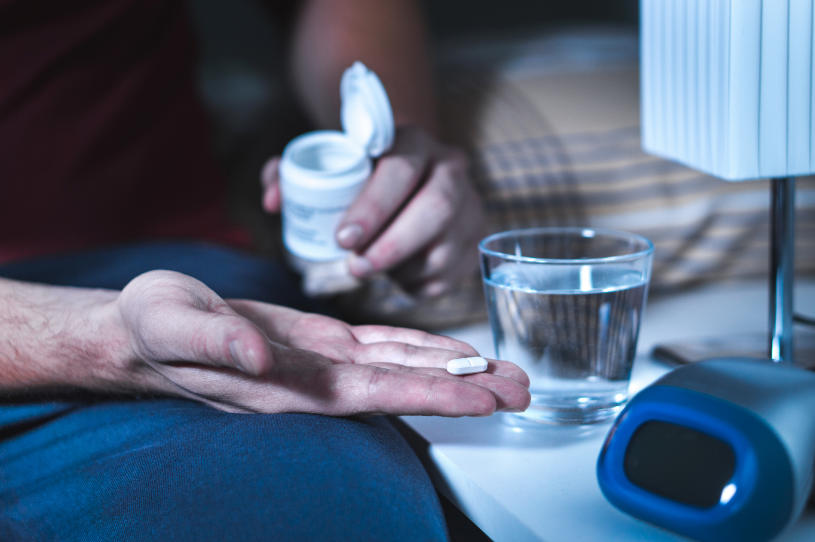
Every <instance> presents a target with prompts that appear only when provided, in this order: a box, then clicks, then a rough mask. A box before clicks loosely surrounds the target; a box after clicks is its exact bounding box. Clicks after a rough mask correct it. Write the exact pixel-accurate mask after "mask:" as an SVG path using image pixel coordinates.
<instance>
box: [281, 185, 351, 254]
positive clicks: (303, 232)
mask: <svg viewBox="0 0 815 542" xmlns="http://www.w3.org/2000/svg"><path fill="white" fill-rule="evenodd" d="M346 209H348V205H341V206H336V207H315V206H312V205H307V204H303V203H301V202H297V201H292V199H291V198H289V199H285V200H284V201H283V242H284V243H285V244H286V248H287V249H288V250H289V251H290V252H291V253H292V254H295V255H296V256H299V257H301V258H305V259H308V260H318V261H326V260H337V259H340V258H344V257H345V255H346V254H347V253H348V251H347V250H345V249H343V248H341V247H340V246H339V245H337V242H336V238H335V235H336V234H335V232H336V230H337V226H338V225H339V223H340V220H341V219H342V216H343V214H345V211H346Z"/></svg>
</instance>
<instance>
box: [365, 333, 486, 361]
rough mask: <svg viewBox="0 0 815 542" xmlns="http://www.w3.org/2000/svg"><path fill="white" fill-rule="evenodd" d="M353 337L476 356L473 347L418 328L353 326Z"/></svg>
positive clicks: (366, 340)
mask: <svg viewBox="0 0 815 542" xmlns="http://www.w3.org/2000/svg"><path fill="white" fill-rule="evenodd" d="M351 332H352V333H353V334H354V337H355V338H356V339H357V340H358V341H359V342H361V343H363V344H371V343H378V342H385V341H399V342H403V343H408V344H412V345H415V346H427V347H432V348H444V349H446V350H454V351H457V352H461V353H462V354H465V355H467V356H477V355H478V352H476V350H475V348H473V347H472V346H470V345H469V344H467V343H465V342H464V341H459V340H457V339H453V338H452V337H446V336H444V335H435V334H433V333H428V332H426V331H420V330H418V329H408V328H403V327H391V326H372V325H368V326H354V327H352V328H351Z"/></svg>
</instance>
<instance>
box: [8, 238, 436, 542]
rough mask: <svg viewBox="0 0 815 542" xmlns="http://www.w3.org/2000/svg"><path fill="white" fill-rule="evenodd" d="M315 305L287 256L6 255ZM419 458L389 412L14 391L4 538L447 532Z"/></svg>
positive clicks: (134, 250)
mask: <svg viewBox="0 0 815 542" xmlns="http://www.w3.org/2000/svg"><path fill="white" fill-rule="evenodd" d="M156 268H162V269H173V270H176V271H180V272H184V273H187V274H190V275H192V276H195V277H196V278H198V279H200V280H202V281H203V282H204V283H206V284H208V285H209V286H210V287H211V288H213V289H214V290H215V291H216V292H218V293H219V294H221V295H222V296H224V297H251V298H256V299H263V300H266V301H270V302H277V303H281V304H287V305H290V306H296V307H305V308H308V309H310V310H313V309H314V308H315V307H313V306H310V304H309V302H308V301H307V300H305V299H303V298H302V297H301V296H300V294H299V288H298V287H297V284H296V282H293V280H294V279H293V277H292V276H290V275H289V274H288V272H287V271H286V270H285V269H284V268H283V267H282V266H280V265H279V264H277V263H275V262H271V261H268V260H264V259H260V258H256V257H253V256H250V255H247V254H244V253H240V252H236V251H232V250H227V249H223V248H218V247H214V246H211V245H205V244H192V243H163V244H144V245H136V246H130V247H119V248H114V249H106V250H98V251H92V252H87V253H81V254H74V255H68V256H55V257H48V258H41V259H37V260H31V261H26V262H20V263H13V264H7V265H3V266H0V276H3V277H7V278H16V279H22V280H30V281H36V282H46V283H52V284H64V285H74V286H89V287H106V288H121V287H122V286H124V284H126V283H127V281H128V280H129V279H131V278H132V277H133V276H135V275H137V274H139V273H141V272H143V271H147V270H149V269H156ZM446 539H447V533H446V528H445V524H444V519H443V516H442V513H441V508H440V505H439V501H438V498H437V496H436V494H435V492H434V490H433V487H432V485H431V483H430V480H429V479H428V476H427V474H426V473H425V472H424V470H423V469H422V467H421V465H420V463H419V461H418V459H417V458H416V456H415V455H414V454H413V452H412V451H411V450H410V448H409V447H408V445H407V444H406V443H405V441H404V440H403V439H402V438H401V436H400V435H399V434H398V433H397V432H396V431H395V429H394V428H393V427H392V426H391V425H390V424H389V423H388V421H387V420H386V419H384V418H381V417H370V418H364V419H355V418H331V417H326V416H318V415H309V414H227V413H224V412H220V411H217V410H214V409H211V408H209V407H206V406H203V405H201V404H198V403H195V402H191V401H186V400H179V399H154V398H150V399H121V398H119V399H111V398H100V397H83V398H82V399H73V398H72V399H71V400H61V401H48V402H44V401H28V402H22V401H19V400H9V399H5V400H4V399H2V398H0V540H3V541H16V540H21V541H29V540H30V541H37V542H40V541H47V540H59V541H80V540H81V541H103V540H117V541H118V540H128V541H130V540H150V541H163V540H172V541H187V540H189V541H206V540H219V541H220V540H239V541H250V540H383V541H384V540H446Z"/></svg>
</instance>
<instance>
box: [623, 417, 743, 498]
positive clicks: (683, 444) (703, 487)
mask: <svg viewBox="0 0 815 542" xmlns="http://www.w3.org/2000/svg"><path fill="white" fill-rule="evenodd" d="M623 468H624V470H625V474H626V476H627V477H628V479H629V480H630V481H631V483H633V484H635V485H637V486H639V487H640V488H642V489H644V490H646V491H650V492H651V493H655V494H657V495H660V496H662V497H665V498H667V499H670V500H672V501H676V502H679V503H682V504H686V505H690V506H697V507H700V508H710V507H712V506H715V505H716V504H718V503H719V502H720V501H721V500H724V499H729V497H731V496H732V491H731V492H730V495H729V496H728V495H727V492H725V495H724V496H723V494H722V492H723V491H724V490H725V487H726V486H727V485H728V484H729V483H730V479H731V478H732V477H733V472H734V470H735V468H736V455H735V453H734V452H733V448H732V447H731V446H730V444H728V443H727V442H725V441H723V440H721V439H719V438H716V437H714V436H711V435H709V434H707V433H702V432H701V431H697V430H696V429H691V428H689V427H685V426H683V425H678V424H674V423H668V422H663V421H649V422H645V423H644V424H642V425H641V426H640V427H638V428H637V430H636V431H635V432H634V435H633V436H632V437H631V440H630V441H629V443H628V448H627V449H626V452H625V460H624V465H623ZM732 489H733V488H732V487H731V488H730V490H732Z"/></svg>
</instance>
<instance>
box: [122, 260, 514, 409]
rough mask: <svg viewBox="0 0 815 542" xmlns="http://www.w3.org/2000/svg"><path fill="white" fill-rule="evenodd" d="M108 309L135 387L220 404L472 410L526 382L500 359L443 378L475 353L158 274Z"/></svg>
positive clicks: (492, 404) (501, 403) (442, 340)
mask: <svg viewBox="0 0 815 542" xmlns="http://www.w3.org/2000/svg"><path fill="white" fill-rule="evenodd" d="M115 308H116V309H117V318H118V319H119V322H120V329H121V330H122V335H121V337H120V340H117V341H113V344H119V345H121V348H120V350H119V352H118V355H119V356H120V360H121V361H123V363H121V364H119V365H120V366H121V367H124V372H125V373H126V374H129V375H130V376H129V378H130V379H131V380H132V381H133V382H135V383H136V384H137V386H138V387H139V388H141V389H147V390H152V391H159V392H162V393H167V394H171V395H181V396H184V397H188V398H191V399H195V400H198V401H201V402H204V403H207V404H209V405H212V406H214V407H216V408H219V409H222V410H228V411H235V412H312V413H321V414H329V415H352V414H366V413H388V414H437V415H443V416H483V415H488V414H491V413H493V412H494V411H496V410H522V409H524V408H526V407H527V406H528V404H529V400H530V396H529V391H528V389H527V388H528V386H529V379H528V378H527V376H526V374H525V373H524V372H523V371H522V370H521V369H520V368H518V367H517V366H515V365H514V364H512V363H508V362H502V361H490V364H489V369H488V370H487V372H486V373H481V374H475V375H470V376H466V377H457V376H452V375H449V374H448V373H447V372H446V371H445V369H444V367H445V366H446V363H447V361H448V360H450V359H454V358H458V357H464V356H472V355H477V353H476V352H475V351H474V350H473V349H472V347H470V346H469V345H467V344H465V343H462V342H460V341H456V340H454V339H451V338H447V337H441V336H435V335H431V334H428V333H424V332H421V331H416V330H410V329H400V328H391V327H384V326H356V327H355V326H349V325H347V324H345V323H343V322H340V321H338V320H335V319H332V318H328V317H325V316H319V315H315V314H306V313H302V312H299V311H296V310H293V309H289V308H284V307H279V306H274V305H269V304H264V303H259V302H255V301H248V300H227V301H225V300H223V299H221V298H220V297H218V296H217V295H216V294H215V293H214V292H213V291H212V290H210V289H209V288H207V287H206V286H205V285H204V284H202V283H201V282H199V281H197V280H195V279H193V278H191V277H188V276H185V275H181V274H179V273H174V272H170V271H152V272H149V273H145V274H143V275H140V276H139V277H136V278H135V279H133V281H131V282H130V284H128V286H127V287H126V288H125V289H124V290H123V291H122V292H121V294H120V295H119V297H118V299H117V300H116V301H115Z"/></svg>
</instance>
